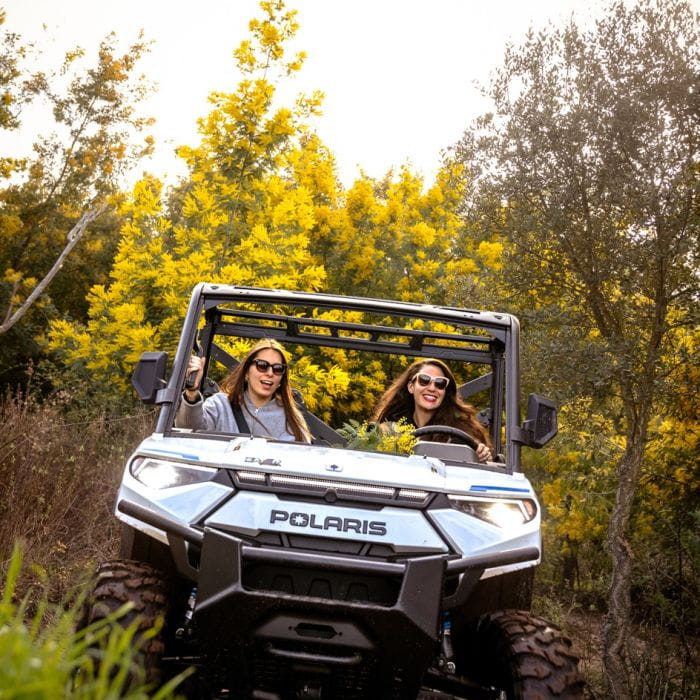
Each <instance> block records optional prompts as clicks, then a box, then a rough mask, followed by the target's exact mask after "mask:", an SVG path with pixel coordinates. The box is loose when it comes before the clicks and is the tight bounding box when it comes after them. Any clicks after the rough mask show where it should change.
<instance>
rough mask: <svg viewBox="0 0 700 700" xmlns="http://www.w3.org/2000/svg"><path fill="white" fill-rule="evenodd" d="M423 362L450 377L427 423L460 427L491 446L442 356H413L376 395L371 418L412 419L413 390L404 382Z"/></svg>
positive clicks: (438, 436) (413, 405) (412, 378)
mask: <svg viewBox="0 0 700 700" xmlns="http://www.w3.org/2000/svg"><path fill="white" fill-rule="evenodd" d="M426 365H433V366H435V367H438V368H439V369H440V370H442V372H443V374H444V375H445V376H446V377H448V378H449V380H450V381H449V383H448V385H447V387H446V389H445V396H444V397H443V399H442V403H441V404H440V405H439V406H438V407H437V409H436V410H435V411H434V412H433V414H432V416H431V418H430V420H429V421H428V423H427V424H428V425H449V426H451V427H453V428H459V429H460V430H464V432H465V433H469V435H471V436H472V437H473V438H475V439H476V440H478V441H479V442H483V443H484V444H486V445H487V446H488V447H489V448H490V447H492V443H491V437H490V436H489V434H488V431H487V430H486V428H484V426H483V425H482V424H481V423H480V422H479V421H478V420H477V418H476V409H475V408H474V406H472V405H471V404H468V403H466V402H465V401H463V400H462V399H461V398H460V396H459V395H458V394H457V382H456V381H455V377H454V374H452V370H451V369H450V368H449V367H448V366H447V365H446V364H445V363H444V362H443V361H442V360H435V359H433V358H429V359H425V360H423V359H421V360H416V361H415V362H414V363H413V364H412V365H410V366H409V367H408V368H407V369H405V370H404V371H403V372H402V373H401V374H400V375H399V376H398V377H397V378H396V379H395V380H394V382H393V384H392V385H391V386H390V387H389V388H388V389H387V390H386V391H385V392H384V394H383V395H382V396H381V398H380V399H379V402H378V403H377V407H376V408H375V410H374V415H373V416H372V420H373V421H376V422H377V423H384V422H385V421H397V420H400V419H401V418H405V419H406V420H407V421H408V422H409V423H413V412H414V410H415V403H414V399H413V394H411V392H410V391H409V390H408V385H409V384H410V383H411V382H412V381H413V380H414V379H415V376H416V375H417V374H418V373H419V372H420V371H421V369H423V367H425V366H426ZM432 439H435V440H437V441H444V440H447V439H448V438H447V437H446V436H444V435H439V434H435V435H434V436H432Z"/></svg>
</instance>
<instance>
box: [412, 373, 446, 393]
mask: <svg viewBox="0 0 700 700" xmlns="http://www.w3.org/2000/svg"><path fill="white" fill-rule="evenodd" d="M413 379H414V380H415V381H416V382H418V384H420V385H421V386H430V384H431V383H432V384H435V388H436V389H438V390H439V391H445V389H447V385H448V384H449V383H450V379H449V377H431V376H430V375H429V374H425V373H423V372H420V374H417V375H416V376H415V377H413Z"/></svg>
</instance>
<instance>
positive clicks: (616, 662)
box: [602, 390, 651, 700]
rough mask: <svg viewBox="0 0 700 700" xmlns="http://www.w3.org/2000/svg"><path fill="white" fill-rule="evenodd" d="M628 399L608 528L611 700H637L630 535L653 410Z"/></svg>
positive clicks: (606, 646)
mask: <svg viewBox="0 0 700 700" xmlns="http://www.w3.org/2000/svg"><path fill="white" fill-rule="evenodd" d="M626 396H627V397H628V398H627V399H626V400H625V412H626V418H627V431H626V432H627V446H626V448H625V453H624V455H623V456H622V459H621V460H620V463H619V465H618V487H617V491H616V493H615V505H614V506H613V511H612V514H611V516H610V523H609V525H608V546H609V548H610V555H611V558H612V572H611V576H610V588H609V590H608V612H607V615H606V616H605V621H604V622H603V630H602V632H603V635H602V636H603V665H604V667H605V675H606V678H607V682H608V686H609V688H610V693H611V697H613V698H615V699H616V700H633V697H632V689H631V683H630V675H629V671H630V667H629V663H628V654H627V651H628V649H627V640H628V639H629V633H630V626H631V625H630V623H631V619H630V618H631V608H632V603H631V599H630V581H631V576H632V549H631V547H630V543H629V539H628V534H629V521H630V515H631V513H632V505H633V503H634V497H635V493H636V490H637V484H638V481H639V473H640V470H641V466H642V459H643V457H644V447H645V442H646V436H647V429H648V426H649V415H650V408H651V406H650V398H649V397H648V396H646V397H645V398H644V399H642V401H641V405H640V404H636V405H635V401H634V399H633V398H632V397H633V396H634V394H633V393H632V392H631V391H629V390H628V391H627V393H626Z"/></svg>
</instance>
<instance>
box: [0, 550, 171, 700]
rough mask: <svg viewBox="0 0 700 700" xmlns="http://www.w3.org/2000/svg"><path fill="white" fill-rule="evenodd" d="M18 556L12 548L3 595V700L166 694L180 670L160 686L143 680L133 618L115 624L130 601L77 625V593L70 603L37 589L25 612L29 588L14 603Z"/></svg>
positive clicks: (134, 699) (133, 698)
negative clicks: (38, 593)
mask: <svg viewBox="0 0 700 700" xmlns="http://www.w3.org/2000/svg"><path fill="white" fill-rule="evenodd" d="M20 570H21V555H20V550H19V548H16V549H15V551H14V553H13V555H12V556H11V558H10V561H9V565H8V567H7V577H6V580H5V582H4V585H3V590H2V597H1V599H0V659H2V663H0V698H3V700H6V699H7V700H9V699H10V698H12V699H13V700H15V699H16V700H19V699H23V700H24V699H26V700H29V699H36V700H43V699H46V700H51V699H53V698H57V699H58V698H66V699H69V700H78V699H80V700H93V699H94V700H112V699H114V700H117V698H123V699H125V700H142V699H146V698H151V699H152V700H165V699H166V698H171V697H173V692H174V689H175V687H176V686H177V685H178V684H179V682H180V681H181V680H182V679H183V676H180V677H176V678H175V679H172V680H171V681H169V682H168V683H167V684H165V685H164V686H162V687H161V688H153V687H151V686H149V685H147V684H145V683H144V682H143V676H144V674H143V672H142V671H141V669H140V666H139V658H138V655H139V649H140V647H141V645H142V644H143V643H144V642H145V641H146V640H147V639H148V636H149V635H153V634H156V630H151V631H149V632H147V633H146V634H145V635H144V636H139V633H138V629H137V626H138V620H136V621H135V622H134V623H133V624H131V625H129V626H122V625H120V624H119V618H120V616H122V615H124V614H125V613H126V612H127V611H128V609H129V606H124V607H123V609H122V610H119V611H117V612H116V613H115V614H113V615H111V616H110V617H108V618H106V619H103V620H100V621H98V622H95V623H93V624H91V625H89V626H88V627H85V628H83V629H79V625H78V624H77V621H78V619H79V617H80V609H81V599H80V598H79V597H77V598H75V599H74V601H73V603H72V604H71V605H68V606H61V605H56V604H52V603H50V602H49V600H48V599H47V597H46V596H45V595H42V596H41V597H40V598H39V599H38V600H35V601H34V603H33V604H32V606H31V607H32V609H33V612H29V608H30V606H29V603H28V600H29V598H28V595H25V597H24V598H23V599H22V600H21V601H20V602H15V598H16V592H17V582H18V580H19V578H20Z"/></svg>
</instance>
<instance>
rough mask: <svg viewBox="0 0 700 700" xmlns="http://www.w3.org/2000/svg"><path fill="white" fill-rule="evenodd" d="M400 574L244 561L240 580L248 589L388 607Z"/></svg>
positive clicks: (397, 594) (393, 599)
mask: <svg viewBox="0 0 700 700" xmlns="http://www.w3.org/2000/svg"><path fill="white" fill-rule="evenodd" d="M401 582H402V577H401V576H390V575H387V574H377V575H370V574H352V575H349V574H348V573H347V572H334V571H329V570H328V569H314V568H307V567H304V568H301V567H293V566H287V567H285V568H284V569H283V570H281V569H280V567H279V566H274V565H269V564H262V563H258V562H245V563H244V565H243V573H242V583H243V586H244V587H245V588H246V589H247V590H254V591H266V592H272V593H280V594H282V595H284V594H287V595H293V596H304V597H309V598H323V599H326V600H340V601H345V602H358V603H372V604H375V605H383V606H387V607H391V606H392V605H395V604H396V601H397V600H398V596H399V591H400V588H401Z"/></svg>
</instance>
